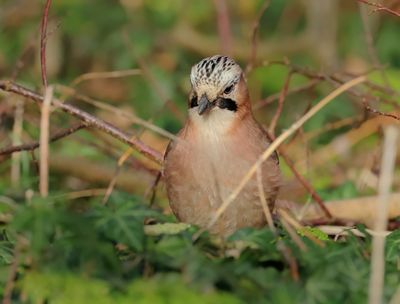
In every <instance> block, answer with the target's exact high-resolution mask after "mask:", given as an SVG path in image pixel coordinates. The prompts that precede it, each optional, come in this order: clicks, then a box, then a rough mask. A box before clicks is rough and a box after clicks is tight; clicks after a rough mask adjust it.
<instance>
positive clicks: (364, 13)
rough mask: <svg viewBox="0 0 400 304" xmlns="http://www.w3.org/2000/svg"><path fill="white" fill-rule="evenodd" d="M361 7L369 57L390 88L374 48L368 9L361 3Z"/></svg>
mask: <svg viewBox="0 0 400 304" xmlns="http://www.w3.org/2000/svg"><path fill="white" fill-rule="evenodd" d="M359 7H360V15H361V20H362V24H363V28H364V34H365V42H366V44H367V49H368V53H369V57H370V59H371V61H372V63H373V65H374V68H376V69H377V70H379V72H380V74H381V77H382V80H383V81H384V83H385V85H386V86H387V87H389V88H390V84H389V79H388V78H387V75H386V73H385V70H384V69H383V67H382V64H381V63H380V61H379V57H378V54H377V52H376V49H375V46H374V38H373V37H372V31H371V25H370V23H369V19H368V16H367V10H366V7H365V6H364V5H362V4H361V3H359Z"/></svg>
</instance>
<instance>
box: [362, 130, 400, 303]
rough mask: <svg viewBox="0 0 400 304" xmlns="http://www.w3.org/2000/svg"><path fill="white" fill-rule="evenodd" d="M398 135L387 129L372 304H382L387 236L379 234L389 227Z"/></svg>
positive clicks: (372, 276)
mask: <svg viewBox="0 0 400 304" xmlns="http://www.w3.org/2000/svg"><path fill="white" fill-rule="evenodd" d="M398 135H399V129H398V127H397V126H392V125H390V126H388V127H387V128H386V129H385V139H384V143H383V155H382V170H381V175H380V177H379V191H378V192H379V196H378V197H379V200H378V202H377V204H376V213H375V215H376V216H375V227H374V230H375V232H377V233H378V235H375V236H374V237H373V238H372V257H371V276H370V281H369V297H368V303H370V304H375V303H382V296H383V284H384V275H385V236H384V235H380V234H379V233H380V232H384V231H385V230H386V226H387V218H388V204H389V196H390V188H391V186H392V182H393V175H394V166H395V161H396V150H397V138H398Z"/></svg>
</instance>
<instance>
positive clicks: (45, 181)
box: [39, 86, 53, 197]
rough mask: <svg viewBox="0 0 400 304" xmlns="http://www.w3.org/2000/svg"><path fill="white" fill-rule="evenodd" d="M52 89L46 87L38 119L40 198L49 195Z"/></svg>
mask: <svg viewBox="0 0 400 304" xmlns="http://www.w3.org/2000/svg"><path fill="white" fill-rule="evenodd" d="M52 99H53V87H52V86H49V87H46V91H45V95H44V100H43V103H42V108H41V117H40V158H39V177H40V179H39V190H40V195H41V196H42V197H47V195H48V193H49V129H50V126H49V123H50V105H51V102H52Z"/></svg>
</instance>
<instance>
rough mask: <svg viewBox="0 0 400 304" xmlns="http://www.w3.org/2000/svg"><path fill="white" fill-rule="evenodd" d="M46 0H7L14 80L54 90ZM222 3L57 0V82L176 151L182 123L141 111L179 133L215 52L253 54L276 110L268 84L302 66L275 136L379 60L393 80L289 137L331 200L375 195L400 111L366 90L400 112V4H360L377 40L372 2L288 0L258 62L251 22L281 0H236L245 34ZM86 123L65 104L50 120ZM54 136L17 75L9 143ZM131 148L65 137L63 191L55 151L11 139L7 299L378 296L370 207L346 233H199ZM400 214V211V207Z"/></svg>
mask: <svg viewBox="0 0 400 304" xmlns="http://www.w3.org/2000/svg"><path fill="white" fill-rule="evenodd" d="M44 2H45V1H38V0H21V1H13V0H0V28H1V30H0V80H6V79H7V80H15V81H16V82H17V83H19V84H21V85H24V86H26V87H28V88H31V89H34V90H35V91H37V92H41V93H43V90H42V83H41V73H40V48H39V39H38V37H39V36H40V22H41V18H42V13H43V5H44ZM217 2H219V1H184V0H120V1H116V0H114V1H106V0H85V1H78V0H59V1H53V3H52V6H51V8H50V14H49V25H48V32H49V33H48V37H47V77H48V80H49V84H51V85H54V90H55V91H54V92H55V93H54V94H55V96H56V97H57V98H59V99H61V100H64V101H66V102H68V103H71V104H73V105H74V106H76V107H78V108H80V109H82V110H85V111H86V112H89V113H91V114H93V115H95V116H96V117H99V118H102V119H104V120H105V121H108V122H110V123H112V124H114V125H116V126H118V127H119V128H120V129H122V130H123V131H125V132H126V133H128V134H135V135H136V136H138V137H140V139H141V140H142V141H143V142H145V143H146V144H147V145H148V146H151V147H153V148H154V149H155V150H158V151H160V152H161V153H162V152H163V150H164V149H165V147H166V145H167V143H168V139H167V138H165V137H164V136H162V135H160V134H158V133H157V132H153V131H151V130H149V129H148V128H146V127H144V126H143V125H142V124H140V123H138V122H137V119H136V120H135V119H132V117H139V118H141V119H143V120H146V121H148V122H150V123H151V124H152V125H155V126H158V127H160V128H162V129H164V130H167V131H169V132H171V133H176V132H177V131H178V130H179V129H180V128H181V126H182V124H183V120H184V118H185V115H186V103H187V95H188V92H189V90H190V83H189V80H188V75H189V72H190V68H191V66H192V64H194V63H196V62H197V61H198V60H199V59H201V58H202V57H205V56H209V55H212V54H214V53H220V52H224V51H227V52H230V53H231V55H232V56H233V57H234V58H235V59H237V61H238V62H239V63H240V64H241V65H242V66H243V68H245V67H246V65H247V64H249V63H252V64H253V68H252V69H249V72H248V74H247V79H248V84H249V87H250V91H251V97H252V101H253V104H254V105H255V108H256V109H257V110H256V111H255V115H256V117H257V119H258V120H259V121H260V122H261V123H262V124H264V125H266V126H268V124H269V122H270V121H271V118H272V117H273V115H274V113H275V110H276V108H277V100H274V101H272V102H271V103H269V104H267V105H264V106H262V105H261V104H262V100H264V99H265V98H268V97H269V96H272V95H273V94H279V92H280V91H281V89H282V87H283V84H284V83H285V81H286V78H287V75H288V73H289V72H290V71H293V72H294V74H293V76H292V79H291V81H290V84H289V91H288V92H289V94H288V95H287V96H286V98H285V103H284V107H283V112H282V115H281V116H280V119H279V121H278V126H277V129H276V135H279V134H280V133H281V132H282V131H283V130H285V129H286V128H288V127H289V126H290V125H291V124H292V123H293V122H294V121H296V120H297V119H298V118H299V117H301V116H302V115H303V114H304V113H305V111H307V110H308V109H309V108H310V107H311V106H312V105H315V104H316V103H317V102H318V101H319V100H321V98H323V97H324V96H326V95H327V94H328V93H329V92H331V91H332V90H333V89H334V88H336V87H337V86H339V82H340V81H344V82H345V81H348V80H349V79H351V78H352V77H353V76H352V75H353V74H357V75H359V74H362V73H367V72H368V71H370V72H369V73H367V77H368V80H369V81H370V82H372V83H373V84H375V85H379V87H378V88H377V87H376V86H375V87H371V86H368V85H363V86H361V87H357V88H356V89H355V91H354V92H355V93H357V94H364V95H365V96H367V97H365V96H364V97H365V98H364V99H363V98H362V97H360V96H357V95H354V94H353V95H352V94H343V95H341V96H340V97H339V98H337V99H335V100H334V101H333V102H332V103H331V104H329V105H328V106H327V107H326V108H325V109H323V110H322V111H321V112H319V113H318V114H317V115H316V116H315V117H313V118H312V119H311V120H310V121H309V122H308V123H306V124H305V126H304V128H303V129H302V130H301V131H300V132H298V133H297V134H296V135H295V136H293V138H292V139H290V142H289V141H288V143H286V144H285V146H284V148H285V151H286V152H287V154H288V155H289V157H290V159H291V160H292V161H293V163H294V165H295V167H296V168H297V170H298V171H299V173H300V174H301V175H302V176H304V177H305V178H306V180H308V181H309V182H310V183H311V185H312V186H313V187H314V188H315V189H316V191H317V192H318V194H319V195H320V196H321V197H322V198H323V199H324V200H326V201H331V200H340V199H349V198H355V197H362V196H366V195H376V194H377V186H376V180H377V179H378V177H379V170H380V162H381V154H382V153H381V149H382V138H383V136H382V129H383V127H384V126H385V125H387V124H389V123H390V122H392V123H393V122H396V123H397V124H398V120H396V118H390V117H384V116H383V115H376V113H372V112H371V110H368V107H366V105H368V106H370V107H371V108H372V109H374V110H376V111H381V112H385V113H391V114H394V115H399V100H400V99H399V96H400V93H399V91H400V43H399V42H398V36H399V33H400V17H396V16H393V15H390V14H386V13H385V12H382V11H379V12H374V13H370V11H371V10H372V8H370V7H368V6H361V7H362V8H363V9H365V11H364V13H366V14H365V16H366V18H367V21H368V22H367V25H368V27H369V30H370V31H371V37H372V38H373V39H372V41H373V44H372V45H370V46H368V43H367V41H366V40H368V39H367V38H368V34H366V30H365V24H363V21H362V18H361V16H360V10H359V6H358V5H357V1H334V0H331V1H327V0H326V1H324V3H325V2H326V4H325V5H323V4H321V1H320V0H312V1H311V0H310V1H300V0H296V1H294V0H292V1H289V0H285V1H271V4H270V6H269V7H268V8H267V9H266V11H265V12H264V13H263V15H262V16H261V18H260V20H259V28H258V35H257V37H258V38H257V45H256V46H257V56H256V60H255V61H254V62H251V52H252V45H253V44H252V42H251V41H252V38H251V37H252V33H253V28H254V24H255V23H256V22H257V20H258V19H257V18H258V16H259V14H260V11H261V8H262V6H263V3H264V1H261V0H252V1H247V0H243V1H237V2H232V1H225V2H226V3H227V5H228V6H227V7H228V12H229V18H230V31H231V47H230V48H229V44H228V45H227V44H223V43H222V42H221V41H223V38H224V37H220V36H219V34H218V33H219V32H218V22H219V21H220V19H221V18H220V17H221V16H219V13H218V12H217V9H216V6H215V3H217ZM389 2H390V1H389ZM393 9H396V7H395V4H393ZM225 38H226V37H225ZM375 57H376V58H378V61H379V63H380V64H382V65H383V66H384V69H383V70H380V69H378V68H377V67H376V64H377V63H376V62H375V61H376V59H374V58H375ZM285 58H287V62H286V61H285V60H286V59H285ZM277 61H279V62H277ZM285 62H286V63H285ZM136 69H137V70H138V73H137V74H136V75H130V76H126V75H125V76H124V75H123V74H119V76H118V77H101V76H100V74H97V75H94V76H93V78H92V79H83V80H82V79H80V80H79V79H78V77H79V76H81V75H83V74H85V73H94V72H96V73H101V72H105V71H121V70H136ZM382 71H383V72H382ZM131 72H132V71H131ZM117 73H119V72H117ZM382 73H383V74H382ZM132 74H135V73H134V72H132ZM334 77H337V78H338V79H339V80H340V81H339V82H338V81H335V79H334ZM77 79H78V80H79V81H78V80H77ZM311 82H314V83H312V85H310V86H309V88H306V89H304V90H300V91H299V92H295V93H291V91H292V90H295V89H296V88H297V87H299V86H300V87H301V86H307V85H309V84H310V83H311ZM71 89H73V90H75V91H74V92H71ZM107 107H108V108H107ZM110 107H112V108H111V110H110ZM21 108H23V115H22V118H18V115H17V114H16V112H17V111H16V109H19V110H21ZM77 122H78V120H77V119H76V118H74V117H72V116H70V115H68V114H65V113H63V112H61V111H60V110H57V109H55V110H54V111H52V113H51V117H50V134H54V133H55V132H57V131H59V130H63V129H64V128H68V127H70V126H72V125H74V124H76V123H77ZM18 126H20V127H21V129H22V130H21V132H18ZM39 136H40V110H39V107H38V106H37V104H35V103H32V102H29V101H28V100H27V99H24V98H21V97H16V95H15V94H8V93H5V92H3V91H0V151H1V150H2V149H4V148H6V147H9V146H12V145H17V144H19V143H31V142H37V141H38V140H39ZM341 139H342V141H340V140H341ZM343 142H345V143H346V144H347V146H345V149H344V150H343V151H342V150H341V151H339V152H338V149H337V148H338V147H339V146H338V145H337V143H343ZM340 148H342V146H340ZM126 150H127V146H126V145H125V144H123V143H121V142H119V141H118V140H116V139H115V138H112V137H110V136H107V135H105V134H104V133H102V132H100V131H98V130H96V129H95V128H85V129H83V130H80V131H78V132H75V133H74V134H71V135H69V136H68V137H65V138H63V139H61V140H59V141H57V142H54V143H51V144H50V152H49V153H50V156H49V166H50V174H49V195H48V196H47V197H41V196H40V194H39V191H38V188H39V173H38V167H37V164H38V160H39V159H40V155H39V151H38V150H34V151H33V152H31V151H24V152H21V153H14V154H13V155H15V156H13V157H12V156H11V155H0V298H4V299H5V302H4V303H49V304H53V303H56V304H58V303H77V304H79V303H285V304H286V303H288V304H290V303H366V302H367V298H368V284H369V278H370V263H371V251H372V248H371V246H372V244H371V242H372V237H371V235H370V234H369V233H368V232H367V231H366V226H365V225H364V224H365V223H355V224H356V225H357V226H356V227H357V228H358V229H359V230H360V231H361V232H363V233H364V234H365V237H358V236H355V235H353V234H351V233H349V235H348V236H345V237H339V238H338V239H336V238H334V237H332V236H328V235H327V234H326V233H325V232H323V231H322V230H320V229H319V228H317V227H313V226H311V224H310V223H304V226H303V227H302V228H301V229H297V228H296V229H294V231H296V234H297V236H298V238H299V240H300V242H301V243H303V244H304V246H305V249H304V250H303V249H301V247H299V244H298V241H296V240H294V239H293V236H291V235H290V233H289V232H288V231H287V230H286V229H284V227H283V226H281V223H280V222H279V220H276V224H277V235H274V234H273V233H272V232H271V231H270V230H269V229H268V228H263V229H259V230H257V229H250V228H248V229H243V230H240V231H237V232H236V233H235V234H234V235H232V236H230V237H229V238H228V239H227V240H222V239H219V238H217V237H215V236H210V235H208V234H207V232H203V233H199V231H198V228H197V227H191V226H189V225H186V224H181V223H176V219H175V218H174V216H173V215H172V214H171V210H170V209H169V207H168V200H167V198H166V195H165V189H164V186H163V181H162V180H161V182H160V183H159V185H158V186H157V192H156V194H155V195H154V199H153V200H152V202H151V203H150V201H151V197H152V191H151V190H152V185H153V183H154V180H155V179H156V176H157V172H158V170H159V169H160V167H159V166H157V165H156V164H154V163H152V162H150V161H148V160H146V158H145V157H144V156H143V155H140V153H138V152H137V151H134V152H133V153H131V154H129V157H127V159H126V161H125V162H122V163H123V164H122V166H121V167H120V168H119V169H118V170H117V169H116V168H117V167H118V160H119V159H120V157H121V156H122V155H123V154H124V153H125V152H126ZM339 150H340V149H339ZM16 155H19V157H18V156H16ZM281 167H282V171H283V172H284V175H285V187H286V186H288V188H287V189H288V190H284V191H283V195H282V196H283V198H284V199H287V200H291V201H296V202H298V203H301V204H303V203H306V202H309V201H310V200H311V199H310V195H309V193H308V192H307V191H306V190H305V189H304V188H303V187H302V186H301V185H300V184H299V182H298V181H297V180H296V178H295V177H294V176H293V173H292V171H291V169H290V168H289V166H288V165H287V162H285V161H284V160H283V159H282V158H281ZM399 176H400V174H399V167H398V166H397V167H396V168H395V178H394V183H393V187H392V189H393V191H396V189H397V191H398V189H399V186H400V179H399ZM114 177H115V181H116V183H115V187H114V189H113V191H112V193H111V195H110V197H109V198H108V199H107V200H105V196H106V190H107V187H108V186H109V185H110V183H111V182H112V180H113V178H114ZM105 201H106V203H105ZM360 208H362V206H361V207H360ZM349 212H351V211H349ZM351 224H354V223H351ZM390 224H391V226H390V227H394V228H396V227H399V218H397V219H396V218H394V219H391V223H390ZM392 230H394V231H392V232H391V233H390V234H389V235H388V237H387V238H386V245H385V246H386V248H385V278H384V281H385V283H384V300H385V302H387V303H388V302H389V301H390V299H392V298H393V296H394V294H395V292H396V290H397V292H400V291H399V290H400V289H399V288H400V287H399V286H400V268H399V267H400V266H399V265H400V255H399V252H400V231H399V230H395V229H392ZM282 247H284V248H285V249H282ZM282 252H285V253H286V254H288V253H289V256H290V257H289V258H288V257H287V256H284V254H283V253H282ZM288 261H291V262H293V263H294V265H295V266H293V265H292V267H290V265H289V263H288ZM297 276H298V279H296V277H297ZM7 300H9V302H7Z"/></svg>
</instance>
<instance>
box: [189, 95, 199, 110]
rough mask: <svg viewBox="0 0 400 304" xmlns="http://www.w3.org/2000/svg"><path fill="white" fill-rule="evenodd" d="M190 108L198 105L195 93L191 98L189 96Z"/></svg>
mask: <svg viewBox="0 0 400 304" xmlns="http://www.w3.org/2000/svg"><path fill="white" fill-rule="evenodd" d="M189 106H190V107H191V108H194V107H197V106H198V104H197V96H196V95H193V96H192V97H191V98H190V105H189Z"/></svg>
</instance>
